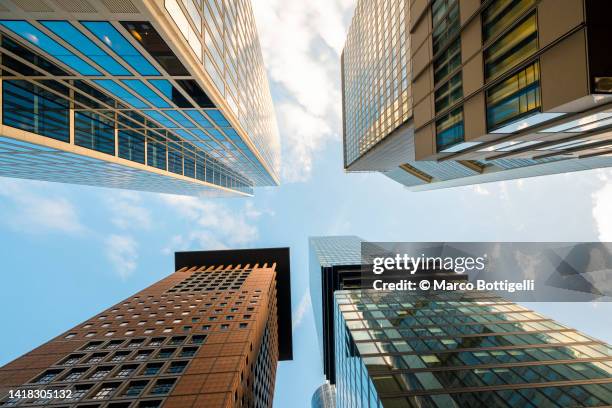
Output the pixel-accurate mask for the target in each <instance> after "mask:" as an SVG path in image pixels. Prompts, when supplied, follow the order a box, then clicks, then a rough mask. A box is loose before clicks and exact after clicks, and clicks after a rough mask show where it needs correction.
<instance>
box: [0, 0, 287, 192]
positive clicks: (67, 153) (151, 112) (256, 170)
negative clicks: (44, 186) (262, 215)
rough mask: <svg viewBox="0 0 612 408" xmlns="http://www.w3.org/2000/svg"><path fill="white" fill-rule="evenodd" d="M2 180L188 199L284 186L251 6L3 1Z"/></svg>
mask: <svg viewBox="0 0 612 408" xmlns="http://www.w3.org/2000/svg"><path fill="white" fill-rule="evenodd" d="M0 53H1V60H0V64H1V68H2V77H1V78H0V87H1V95H2V97H1V99H0V104H1V109H0V112H1V114H0V116H1V117H0V119H1V120H0V175H2V176H8V177H20V178H31V179H42V180H49V181H61V182H70V183H80V184H89V185H96V186H107V187H114V188H127V189H136V190H145V191H156V192H164V193H175V194H190V195H199V194H207V195H249V194H252V189H253V187H254V186H265V185H277V184H278V182H279V176H278V172H279V168H280V145H279V136H278V129H277V124H276V118H275V114H274V109H273V106H272V99H271V96H270V90H269V86H268V82H267V77H266V74H265V69H264V65H263V60H262V55H261V50H260V46H259V40H258V36H257V29H256V26H255V21H254V16H253V12H252V9H251V4H250V1H248V0H240V1H226V0H221V1H218V0H155V1H143V0H125V1H121V2H117V1H112V0H102V1H95V2H94V1H91V0H38V1H35V2H28V1H22V0H14V1H13V0H8V1H5V2H2V4H0Z"/></svg>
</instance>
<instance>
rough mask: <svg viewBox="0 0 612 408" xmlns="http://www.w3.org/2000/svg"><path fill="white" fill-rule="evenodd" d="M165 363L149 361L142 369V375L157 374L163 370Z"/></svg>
mask: <svg viewBox="0 0 612 408" xmlns="http://www.w3.org/2000/svg"><path fill="white" fill-rule="evenodd" d="M162 365H163V363H149V364H147V365H146V366H145V368H144V370H142V375H156V374H157V373H159V370H161V368H162Z"/></svg>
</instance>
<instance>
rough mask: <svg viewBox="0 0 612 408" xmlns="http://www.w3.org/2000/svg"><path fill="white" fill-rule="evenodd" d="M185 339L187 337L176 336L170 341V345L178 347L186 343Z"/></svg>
mask: <svg viewBox="0 0 612 408" xmlns="http://www.w3.org/2000/svg"><path fill="white" fill-rule="evenodd" d="M185 339H186V337H185V336H174V337H172V338H171V339H170V342H169V343H168V344H169V345H171V346H177V345H179V344H183V343H184V342H185Z"/></svg>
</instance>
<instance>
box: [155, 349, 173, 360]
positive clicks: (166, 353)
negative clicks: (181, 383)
mask: <svg viewBox="0 0 612 408" xmlns="http://www.w3.org/2000/svg"><path fill="white" fill-rule="evenodd" d="M175 350H176V349H161V350H160V352H159V353H157V358H170V357H171V356H172V354H174V351H175Z"/></svg>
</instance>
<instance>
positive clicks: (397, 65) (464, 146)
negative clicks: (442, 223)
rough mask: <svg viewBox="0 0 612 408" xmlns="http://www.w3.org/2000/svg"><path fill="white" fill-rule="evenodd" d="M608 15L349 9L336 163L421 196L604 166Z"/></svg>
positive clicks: (484, 4) (449, 3)
mask: <svg viewBox="0 0 612 408" xmlns="http://www.w3.org/2000/svg"><path fill="white" fill-rule="evenodd" d="M611 7H612V6H611V5H610V3H609V2H601V1H597V0H564V1H563V2H562V3H561V4H560V5H558V2H555V1H534V0H519V1H506V0H489V1H471V2H461V1H459V0H434V1H430V2H424V1H410V0H372V1H369V0H368V1H366V0H360V1H358V3H357V6H356V9H355V13H354V16H353V19H352V21H351V25H350V28H349V31H348V34H347V38H346V43H345V47H344V50H343V53H342V61H341V64H342V93H343V99H342V100H343V142H344V143H343V144H344V167H345V169H346V170H348V171H379V172H381V173H383V174H385V175H386V176H388V177H390V178H392V179H394V180H396V181H398V182H400V183H402V184H404V185H406V186H408V187H410V188H411V189H412V190H427V189H436V188H444V187H453V186H460V185H469V184H477V183H483V182H489V181H498V180H507V179H515V178H522V177H531V176H539V175H546V174H555V173H564V172H572V171H579V170H586V169H593V168H599V167H610V166H612V158H611V157H610V155H611V154H612V108H611V106H612V105H611V104H612V99H611V98H612V95H611V93H612V86H611V84H612V69H610V66H611V65H610V57H609V53H608V52H607V50H606V46H605V45H604V44H606V41H607V40H606V39H608V38H609V37H610V35H611V34H612V31H611V29H610V25H609V24H608V23H607V22H606V18H605V17H604V16H607V15H609V13H610V12H611V11H612V8H611Z"/></svg>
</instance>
